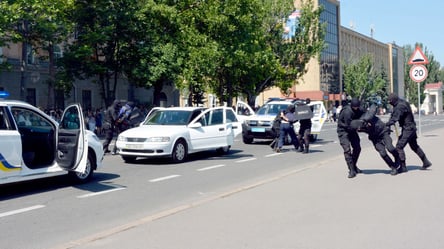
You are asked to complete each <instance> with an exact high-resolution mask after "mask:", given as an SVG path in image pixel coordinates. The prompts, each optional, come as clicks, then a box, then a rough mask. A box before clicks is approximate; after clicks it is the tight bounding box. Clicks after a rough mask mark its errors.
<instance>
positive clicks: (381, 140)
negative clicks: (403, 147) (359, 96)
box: [351, 105, 400, 175]
mask: <svg viewBox="0 0 444 249" xmlns="http://www.w3.org/2000/svg"><path fill="white" fill-rule="evenodd" d="M376 112H377V106H376V105H371V106H370V108H369V109H368V111H367V112H366V113H364V114H363V115H362V116H361V118H360V119H359V120H353V121H352V123H351V126H352V127H353V128H354V129H357V130H358V132H365V133H367V134H368V139H369V140H370V141H372V143H373V146H374V147H375V149H376V151H377V152H378V153H379V155H380V156H381V157H382V159H383V160H384V162H385V163H386V164H387V165H388V166H389V167H390V169H391V171H390V174H391V175H397V174H398V171H397V168H398V166H399V161H400V160H399V153H398V151H397V150H396V148H395V146H393V140H392V137H391V136H390V128H389V127H388V126H386V125H385V123H384V122H382V120H381V119H380V118H378V117H377V116H376ZM387 150H388V151H389V152H390V153H391V154H392V155H393V158H394V160H392V158H390V156H389V155H388V154H387Z"/></svg>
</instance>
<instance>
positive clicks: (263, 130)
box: [251, 127, 265, 132]
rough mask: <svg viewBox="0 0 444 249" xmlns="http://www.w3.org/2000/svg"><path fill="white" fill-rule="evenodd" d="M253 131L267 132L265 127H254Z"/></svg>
mask: <svg viewBox="0 0 444 249" xmlns="http://www.w3.org/2000/svg"><path fill="white" fill-rule="evenodd" d="M251 131H252V132H265V128H258V127H253V128H251Z"/></svg>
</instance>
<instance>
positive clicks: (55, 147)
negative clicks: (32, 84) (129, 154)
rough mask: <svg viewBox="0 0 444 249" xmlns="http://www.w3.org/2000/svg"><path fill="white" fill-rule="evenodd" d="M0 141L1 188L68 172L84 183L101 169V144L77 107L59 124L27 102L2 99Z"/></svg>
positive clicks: (72, 107)
mask: <svg viewBox="0 0 444 249" xmlns="http://www.w3.org/2000/svg"><path fill="white" fill-rule="evenodd" d="M0 93H1V92H0ZM0 137H1V139H0V185H1V184H5V183H12V182H19V181H25V180H31V179H37V178H43V177H49V176H54V175H58V174H64V173H66V172H68V173H69V174H70V175H72V176H73V177H74V178H75V179H76V180H77V181H80V182H84V181H87V180H89V179H90V178H91V177H92V175H93V171H94V170H96V169H97V168H98V167H100V166H101V165H102V160H103V147H102V144H101V142H100V140H99V138H98V137H97V136H96V135H95V134H94V133H93V132H91V131H88V130H86V129H85V124H84V119H83V114H82V109H81V107H80V105H78V104H74V105H71V106H69V107H67V109H66V110H65V111H64V113H63V116H62V120H61V122H60V124H58V123H57V122H56V121H55V120H53V119H52V118H51V117H49V116H48V115H46V114H45V113H44V112H43V111H41V110H40V109H38V108H36V107H34V106H32V105H30V104H28V103H26V102H22V101H17V100H4V99H2V96H0Z"/></svg>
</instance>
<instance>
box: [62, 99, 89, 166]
mask: <svg viewBox="0 0 444 249" xmlns="http://www.w3.org/2000/svg"><path fill="white" fill-rule="evenodd" d="M58 128H59V129H58V137H57V155H56V160H57V163H58V165H59V166H60V167H61V168H63V169H65V170H69V171H76V172H81V173H83V172H84V171H85V168H86V162H87V158H88V155H87V153H88V146H87V145H88V143H87V142H88V141H87V137H86V132H85V121H84V118H83V113H82V108H81V107H80V105H78V104H73V105H70V106H68V107H67V108H66V109H65V111H64V112H63V116H62V120H61V121H60V124H59V127H58Z"/></svg>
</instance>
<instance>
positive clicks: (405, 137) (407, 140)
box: [396, 129, 426, 162]
mask: <svg viewBox="0 0 444 249" xmlns="http://www.w3.org/2000/svg"><path fill="white" fill-rule="evenodd" d="M417 139H418V136H417V135H416V129H402V132H401V136H399V138H398V142H397V143H396V150H397V151H398V153H399V159H400V160H401V161H402V162H405V160H406V157H405V151H404V148H405V146H407V144H409V145H410V148H411V149H412V150H413V151H414V152H415V153H416V154H417V155H418V156H419V158H421V160H422V161H424V160H425V159H426V155H425V153H424V151H423V150H422V149H421V147H419V145H418V140H417Z"/></svg>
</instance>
